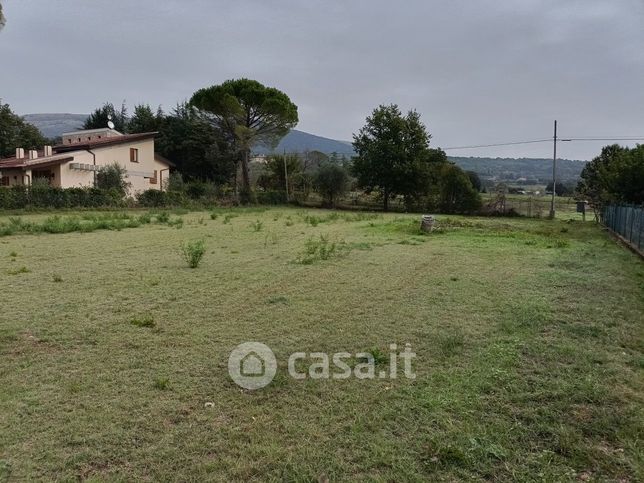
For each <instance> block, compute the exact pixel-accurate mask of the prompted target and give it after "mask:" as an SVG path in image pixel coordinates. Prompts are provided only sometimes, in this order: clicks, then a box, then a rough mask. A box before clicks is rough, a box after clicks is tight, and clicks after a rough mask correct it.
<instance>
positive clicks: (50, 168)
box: [0, 128, 173, 194]
mask: <svg viewBox="0 0 644 483" xmlns="http://www.w3.org/2000/svg"><path fill="white" fill-rule="evenodd" d="M156 134H157V133H156V132H148V133H138V134H121V133H120V132H118V131H116V130H114V129H109V128H104V129H89V130H82V131H75V132H69V133H65V134H63V136H62V143H61V144H59V145H57V146H44V147H43V149H42V150H27V151H25V149H23V148H20V147H18V148H16V154H15V156H13V157H11V158H2V159H0V186H5V187H6V186H14V185H26V186H28V185H31V184H32V183H33V182H34V181H36V180H44V181H46V182H47V183H49V185H51V186H54V187H58V188H73V187H91V186H94V180H95V176H96V173H97V172H98V171H99V170H100V169H101V168H102V167H105V166H108V165H110V164H114V163H117V164H119V165H120V166H121V167H123V168H124V169H125V171H126V181H127V182H128V183H130V194H136V193H138V192H141V191H145V190H148V189H159V190H160V189H163V187H164V182H165V180H167V179H168V175H169V172H170V168H171V167H172V166H173V165H172V163H170V161H168V160H167V159H165V158H163V157H161V156H159V155H158V154H156V153H155V152H154V137H155V135H156Z"/></svg>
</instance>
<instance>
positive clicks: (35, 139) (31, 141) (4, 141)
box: [0, 100, 49, 157]
mask: <svg viewBox="0 0 644 483" xmlns="http://www.w3.org/2000/svg"><path fill="white" fill-rule="evenodd" d="M48 143H49V140H48V139H47V138H45V137H44V136H43V135H42V134H41V133H40V131H39V130H38V128H37V127H36V126H34V125H32V124H29V123H28V122H25V121H24V119H22V118H21V117H20V116H18V115H17V114H14V113H13V111H12V110H11V107H9V104H3V103H2V101H1V100H0V157H9V156H14V155H15V153H16V148H25V149H38V148H42V147H43V146H44V145H45V144H48Z"/></svg>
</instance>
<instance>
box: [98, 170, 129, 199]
mask: <svg viewBox="0 0 644 483" xmlns="http://www.w3.org/2000/svg"><path fill="white" fill-rule="evenodd" d="M126 176H127V170H126V169H125V168H124V167H123V166H121V165H120V164H118V163H112V164H110V165H107V166H103V167H101V168H100V169H99V170H98V171H97V172H96V187H97V188H98V189H100V190H103V191H112V192H114V193H115V194H117V195H119V196H120V197H121V198H122V197H123V196H125V195H126V194H127V192H128V190H129V189H130V186H131V184H130V183H128V182H127V181H125V177H126Z"/></svg>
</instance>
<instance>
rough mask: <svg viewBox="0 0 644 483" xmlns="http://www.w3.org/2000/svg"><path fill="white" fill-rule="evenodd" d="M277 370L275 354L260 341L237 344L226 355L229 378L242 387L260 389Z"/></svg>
mask: <svg viewBox="0 0 644 483" xmlns="http://www.w3.org/2000/svg"><path fill="white" fill-rule="evenodd" d="M276 372H277V360H276V359H275V354H273V351H272V350H271V349H270V347H268V346H267V345H266V344H262V343H261V342H244V343H243V344H239V345H238V346H237V347H235V349H233V351H232V352H231V353H230V356H229V357H228V373H229V374H230V377H231V379H232V380H233V381H234V382H235V384H237V385H238V386H240V387H243V388H244V389H250V390H254V389H260V388H262V387H265V386H267V385H268V384H269V383H270V382H271V381H272V380H273V378H274V377H275V373H276Z"/></svg>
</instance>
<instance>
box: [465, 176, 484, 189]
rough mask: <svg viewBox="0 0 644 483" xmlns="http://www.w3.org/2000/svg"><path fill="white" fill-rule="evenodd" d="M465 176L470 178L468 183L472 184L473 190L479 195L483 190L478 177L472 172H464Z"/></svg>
mask: <svg viewBox="0 0 644 483" xmlns="http://www.w3.org/2000/svg"><path fill="white" fill-rule="evenodd" d="M465 174H467V177H468V178H470V183H472V186H473V187H474V189H475V190H476V191H478V192H479V193H480V192H481V189H482V188H483V183H481V178H479V175H478V174H477V173H476V172H474V171H465Z"/></svg>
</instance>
